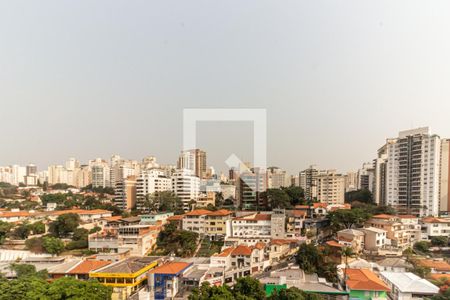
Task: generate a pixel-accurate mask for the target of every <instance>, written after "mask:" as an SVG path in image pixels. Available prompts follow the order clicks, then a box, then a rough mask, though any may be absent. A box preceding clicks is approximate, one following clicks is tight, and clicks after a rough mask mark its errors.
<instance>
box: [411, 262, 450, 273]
mask: <svg viewBox="0 0 450 300" xmlns="http://www.w3.org/2000/svg"><path fill="white" fill-rule="evenodd" d="M416 263H417V264H419V265H421V266H422V267H427V268H430V269H435V270H436V271H441V272H450V264H448V262H446V261H443V260H432V259H418V260H416Z"/></svg>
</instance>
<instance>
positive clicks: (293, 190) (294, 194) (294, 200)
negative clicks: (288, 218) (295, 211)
mask: <svg viewBox="0 0 450 300" xmlns="http://www.w3.org/2000/svg"><path fill="white" fill-rule="evenodd" d="M282 189H283V191H284V192H286V194H287V195H288V196H289V199H290V202H291V205H292V206H295V205H303V204H306V201H305V191H304V190H303V189H302V188H301V187H299V186H293V185H291V186H289V187H284V188H282Z"/></svg>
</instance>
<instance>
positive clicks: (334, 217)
mask: <svg viewBox="0 0 450 300" xmlns="http://www.w3.org/2000/svg"><path fill="white" fill-rule="evenodd" d="M370 217H371V214H370V213H368V212H367V211H365V210H363V209H361V208H354V209H339V210H336V211H332V212H330V213H329V214H328V218H329V219H330V222H331V227H332V228H333V230H334V231H339V230H341V229H351V228H353V227H358V226H362V225H363V224H364V222H365V221H367V220H368V219H369V218H370Z"/></svg>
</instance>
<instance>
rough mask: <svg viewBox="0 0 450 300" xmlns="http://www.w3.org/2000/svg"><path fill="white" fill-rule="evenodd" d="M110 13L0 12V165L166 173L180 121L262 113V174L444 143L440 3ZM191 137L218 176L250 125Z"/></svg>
mask: <svg viewBox="0 0 450 300" xmlns="http://www.w3.org/2000/svg"><path fill="white" fill-rule="evenodd" d="M108 4H109V5H108V13H105V10H104V9H105V8H104V6H103V5H102V4H100V3H99V2H97V3H90V4H89V5H87V4H83V3H75V2H64V1H63V2H45V1H40V2H39V3H30V4H27V5H26V9H25V6H24V4H20V3H8V4H7V5H3V4H2V5H1V9H0V20H1V21H0V22H1V25H2V26H0V41H1V43H2V49H1V50H0V51H1V55H0V65H1V66H2V67H1V68H0V79H1V82H2V88H1V89H0V103H1V105H2V112H3V114H2V125H3V126H4V128H7V134H5V135H4V136H3V140H2V147H1V150H0V165H9V164H12V163H18V164H27V163H28V162H35V163H36V164H37V165H39V166H40V167H42V166H45V165H48V164H50V163H52V162H58V161H60V162H62V161H64V160H65V159H66V158H67V157H71V156H76V157H78V158H79V159H80V160H82V161H87V160H88V159H93V158H95V157H108V156H109V155H111V154H112V153H120V154H122V155H123V156H124V157H129V158H138V157H143V156H145V155H148V154H153V155H156V156H158V158H159V160H160V161H161V162H164V163H169V162H172V161H173V160H174V159H175V158H176V157H177V156H178V153H179V151H180V150H181V149H182V112H183V109H184V108H265V109H267V118H268V122H267V124H268V137H267V140H268V149H267V153H268V162H269V163H270V165H277V166H280V167H283V168H285V169H286V170H288V171H289V172H291V173H293V172H297V170H301V169H304V168H305V167H307V166H308V165H309V164H319V165H323V166H326V167H327V168H336V169H339V170H342V171H347V170H353V169H356V168H358V167H359V166H360V164H361V163H362V162H365V161H367V160H370V159H372V158H373V156H374V154H375V153H374V150H373V149H375V148H376V147H379V145H381V144H383V142H384V139H385V138H386V137H388V136H395V135H396V134H397V132H398V131H401V130H405V129H410V128H416V127H421V126H430V127H431V129H432V131H433V132H436V133H439V134H440V135H441V137H448V136H450V128H449V126H448V117H447V115H448V113H447V112H448V111H449V109H450V103H449V101H448V98H449V95H450V90H449V86H448V84H447V78H449V77H450V74H449V70H450V60H449V58H448V55H447V53H448V50H449V49H450V38H449V37H450V26H449V25H450V24H449V22H450V21H449V19H448V18H447V14H446V12H447V11H449V9H450V7H449V6H450V3H448V2H445V1H442V2H434V3H433V5H425V4H423V3H422V4H421V3H420V2H416V3H414V2H408V5H407V7H408V10H405V9H404V8H405V6H403V5H400V3H396V4H392V3H389V5H388V2H383V1H380V2H377V3H375V4H373V3H372V4H370V5H369V4H368V3H363V2H359V1H356V2H352V1H349V2H346V3H339V4H338V2H335V4H331V6H332V7H333V9H329V10H323V5H322V4H321V3H316V2H314V3H298V2H292V3H288V4H286V5H285V6H279V5H276V4H275V3H269V2H260V1H258V2H247V3H245V4H243V3H239V10H237V9H235V6H234V5H221V6H220V9H218V8H217V6H216V4H202V5H200V4H199V3H189V4H188V3H179V4H178V5H177V8H176V9H173V6H172V5H170V4H168V3H135V4H133V5H129V6H128V5H127V6H126V7H124V5H122V4H121V3H120V2H115V1H110V2H109V3H108ZM236 5H237V2H236ZM387 7H389V9H387ZM349 11H351V12H352V13H351V14H349ZM398 15H401V16H402V18H397V17H396V16H398ZM162 16H164V17H162ZM80 20H81V22H80ZM248 20H252V22H249V21H248ZM268 20H270V22H268ZM55 24H58V25H57V26H55ZM82 24H83V26H81V25H82ZM198 130H199V137H200V140H199V145H198V147H199V148H202V149H204V150H205V151H207V152H208V153H210V156H209V159H210V164H211V165H214V166H215V167H216V168H217V169H218V170H221V169H224V167H225V164H224V163H223V162H224V161H225V160H226V158H227V157H228V156H229V155H230V154H231V153H236V154H237V156H238V157H241V158H242V159H243V160H244V159H245V160H251V159H252V157H251V153H252V149H251V147H252V145H251V143H250V142H249V141H248V139H249V136H250V134H251V124H248V123H245V122H243V123H242V124H225V123H215V124H209V125H208V126H200V128H199V129H198Z"/></svg>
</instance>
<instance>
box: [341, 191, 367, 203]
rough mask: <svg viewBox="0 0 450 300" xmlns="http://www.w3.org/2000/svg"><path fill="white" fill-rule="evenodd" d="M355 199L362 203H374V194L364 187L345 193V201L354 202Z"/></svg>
mask: <svg viewBox="0 0 450 300" xmlns="http://www.w3.org/2000/svg"><path fill="white" fill-rule="evenodd" d="M354 201H358V202H362V203H368V204H371V203H373V196H372V193H371V192H370V191H369V190H366V189H362V190H356V191H351V192H347V193H345V202H346V203H352V202H354Z"/></svg>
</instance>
